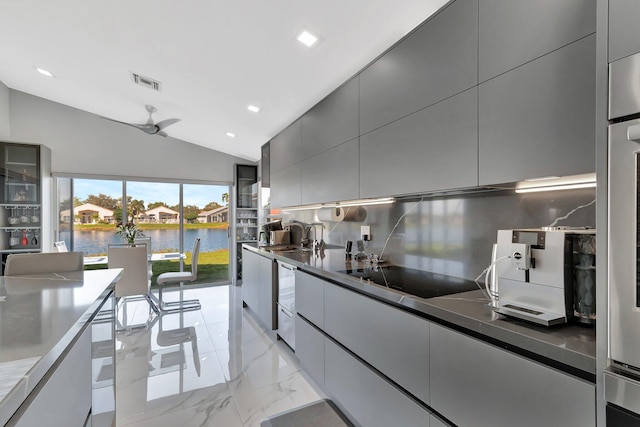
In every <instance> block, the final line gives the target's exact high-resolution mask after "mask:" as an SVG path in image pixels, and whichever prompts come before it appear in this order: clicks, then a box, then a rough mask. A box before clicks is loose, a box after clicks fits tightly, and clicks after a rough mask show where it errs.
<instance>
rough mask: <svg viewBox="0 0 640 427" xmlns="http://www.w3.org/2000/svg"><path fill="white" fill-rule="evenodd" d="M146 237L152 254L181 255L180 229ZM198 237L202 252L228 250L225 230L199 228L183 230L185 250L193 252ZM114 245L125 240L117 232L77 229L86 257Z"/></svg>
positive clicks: (76, 243) (78, 244)
mask: <svg viewBox="0 0 640 427" xmlns="http://www.w3.org/2000/svg"><path fill="white" fill-rule="evenodd" d="M144 235H145V236H146V237H151V249H152V251H153V252H178V250H179V248H180V230H178V229H177V228H176V229H158V230H144ZM60 237H61V238H62V239H63V240H67V241H68V239H69V233H62V232H61V233H60ZM196 237H199V238H200V252H212V251H217V250H221V249H228V248H229V240H228V238H227V229H226V228H197V229H186V230H184V242H185V243H184V245H185V247H184V251H185V252H188V251H191V247H192V245H193V242H194V240H195V239H196ZM111 243H122V238H121V237H120V236H117V235H116V234H115V231H104V230H100V231H98V230H79V229H76V230H74V245H73V249H74V250H75V251H79V252H84V253H85V254H86V255H87V256H92V255H105V254H106V253H107V247H108V246H109V244H111Z"/></svg>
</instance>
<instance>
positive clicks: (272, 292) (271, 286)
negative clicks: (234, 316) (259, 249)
mask: <svg viewBox="0 0 640 427" xmlns="http://www.w3.org/2000/svg"><path fill="white" fill-rule="evenodd" d="M274 266H275V263H274V262H273V260H272V259H271V258H266V257H263V256H261V257H259V258H258V267H259V269H260V286H259V291H258V294H259V296H260V298H259V301H258V316H259V317H260V319H261V320H262V322H263V323H264V324H265V326H267V328H268V329H276V327H277V321H276V319H277V317H276V298H275V296H276V294H277V291H276V289H275V286H276V284H275V281H274V280H273V269H274Z"/></svg>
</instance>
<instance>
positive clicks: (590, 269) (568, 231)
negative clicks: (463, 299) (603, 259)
mask: <svg viewBox="0 0 640 427" xmlns="http://www.w3.org/2000/svg"><path fill="white" fill-rule="evenodd" d="M595 236H596V230H594V229H585V228H571V227H545V228H535V229H519V230H499V231H498V242H497V246H496V250H495V259H494V263H495V273H494V274H495V276H496V281H497V289H498V300H497V301H496V302H495V303H494V304H492V309H493V310H494V311H496V312H498V313H501V314H504V315H506V316H510V317H515V318H518V319H521V320H526V321H529V322H533V323H537V324H540V325H545V326H551V325H556V324H562V323H567V322H569V321H571V320H573V319H575V320H577V321H579V322H582V323H593V322H595V308H596V306H595V295H596V286H595V285H596V283H595Z"/></svg>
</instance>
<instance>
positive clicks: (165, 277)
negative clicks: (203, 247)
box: [154, 238, 200, 313]
mask: <svg viewBox="0 0 640 427" xmlns="http://www.w3.org/2000/svg"><path fill="white" fill-rule="evenodd" d="M199 253H200V238H196V240H195V242H193V251H192V252H191V271H177V272H171V273H162V274H161V275H159V276H158V280H157V283H158V298H157V299H156V298H155V297H154V299H155V300H156V302H157V304H158V308H159V309H160V311H162V312H165V313H166V312H173V311H181V310H199V309H200V301H198V300H197V299H192V300H184V301H183V300H180V301H172V302H165V301H163V299H162V288H163V287H164V285H166V284H169V283H180V284H182V283H183V282H193V281H194V280H196V279H197V278H198V255H199Z"/></svg>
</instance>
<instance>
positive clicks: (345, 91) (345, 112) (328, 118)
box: [301, 77, 359, 160]
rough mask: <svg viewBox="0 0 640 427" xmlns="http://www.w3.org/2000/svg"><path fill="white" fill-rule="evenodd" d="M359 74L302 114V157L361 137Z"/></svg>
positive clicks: (310, 155) (313, 154)
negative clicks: (359, 125)
mask: <svg viewBox="0 0 640 427" xmlns="http://www.w3.org/2000/svg"><path fill="white" fill-rule="evenodd" d="M358 95H359V94H358V77H354V78H353V79H351V80H349V81H348V82H346V83H345V84H344V85H342V86H340V87H339V88H338V89H336V90H335V91H334V92H332V93H331V94H329V95H328V96H327V97H326V98H325V99H323V100H322V101H320V102H319V103H318V104H316V105H315V106H314V107H313V108H312V109H311V110H309V111H308V112H307V113H306V114H305V115H304V116H302V138H301V156H302V157H301V159H302V160H304V159H308V158H309V157H312V156H315V155H316V154H319V153H321V152H323V151H325V150H328V149H329V148H331V147H335V146H336V145H340V144H342V143H343V142H347V141H349V140H351V139H354V138H357V137H358V130H359V129H358Z"/></svg>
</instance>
